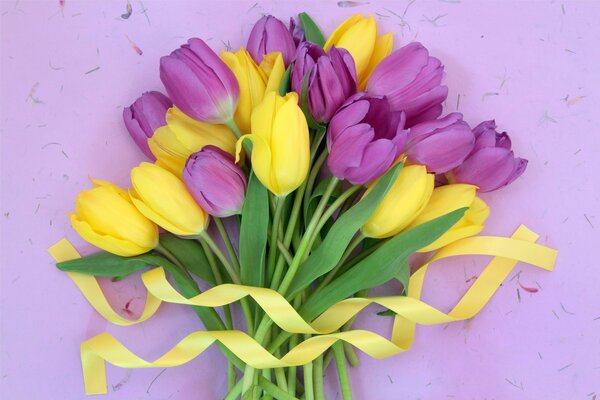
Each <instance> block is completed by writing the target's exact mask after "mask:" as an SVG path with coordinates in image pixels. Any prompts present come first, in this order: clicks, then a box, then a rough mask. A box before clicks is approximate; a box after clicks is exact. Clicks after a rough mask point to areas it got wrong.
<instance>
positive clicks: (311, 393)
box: [302, 362, 315, 400]
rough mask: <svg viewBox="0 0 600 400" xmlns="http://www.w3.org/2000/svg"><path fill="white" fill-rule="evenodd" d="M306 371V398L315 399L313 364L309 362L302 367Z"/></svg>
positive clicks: (308, 399)
mask: <svg viewBox="0 0 600 400" xmlns="http://www.w3.org/2000/svg"><path fill="white" fill-rule="evenodd" d="M302 368H303V371H304V398H305V399H306V400H314V399H315V389H314V386H313V363H312V362H309V363H308V364H304V366H303V367H302Z"/></svg>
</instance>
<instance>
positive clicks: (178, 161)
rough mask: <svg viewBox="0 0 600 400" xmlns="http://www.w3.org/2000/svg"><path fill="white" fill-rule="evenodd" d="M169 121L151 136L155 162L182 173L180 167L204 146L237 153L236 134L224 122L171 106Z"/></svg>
mask: <svg viewBox="0 0 600 400" xmlns="http://www.w3.org/2000/svg"><path fill="white" fill-rule="evenodd" d="M166 120H167V125H165V126H162V127H160V128H158V129H157V130H156V131H154V135H153V136H152V137H150V138H148V146H149V147H150V151H152V154H154V156H155V157H156V164H157V165H160V166H161V167H163V168H166V169H168V170H169V171H171V172H173V173H174V174H175V175H177V176H178V177H181V171H183V167H184V166H185V162H186V160H187V158H188V157H189V156H190V154H192V153H195V152H197V151H200V150H201V149H202V148H203V147H204V146H207V145H213V146H217V147H219V148H221V149H223V150H225V151H227V152H228V153H231V154H232V155H234V154H235V141H236V140H237V138H236V137H235V135H234V134H233V133H232V132H231V131H230V130H229V128H227V127H226V126H225V125H218V124H208V123H206V122H201V121H196V120H195V119H193V118H191V117H189V116H187V115H186V114H184V113H183V112H182V111H181V110H180V109H178V108H177V107H171V108H170V109H169V110H168V111H167V115H166Z"/></svg>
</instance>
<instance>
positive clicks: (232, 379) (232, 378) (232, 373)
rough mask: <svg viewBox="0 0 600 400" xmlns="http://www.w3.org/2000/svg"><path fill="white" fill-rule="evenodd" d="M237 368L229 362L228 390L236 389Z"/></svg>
mask: <svg viewBox="0 0 600 400" xmlns="http://www.w3.org/2000/svg"><path fill="white" fill-rule="evenodd" d="M235 378H236V376H235V367H234V366H233V364H232V363H230V362H229V361H227V390H233V388H234V387H235Z"/></svg>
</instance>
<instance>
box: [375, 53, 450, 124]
mask: <svg viewBox="0 0 600 400" xmlns="http://www.w3.org/2000/svg"><path fill="white" fill-rule="evenodd" d="M443 77H444V66H443V65H442V64H441V62H440V60H438V59H437V58H434V57H430V56H429V52H428V51H427V49H426V48H425V47H423V45H422V44H421V43H418V42H414V43H410V44H408V45H406V46H404V47H402V48H400V49H398V50H396V51H394V52H393V53H392V54H390V55H389V56H387V57H386V58H385V59H384V60H383V61H381V63H379V65H378V66H377V67H376V68H375V70H374V71H373V73H372V74H371V77H370V78H369V82H368V83H367V92H369V93H371V94H376V95H381V96H386V97H387V98H388V100H389V102H390V104H391V106H392V110H394V111H404V112H405V113H406V119H407V124H408V126H413V125H415V124H417V123H419V122H422V121H428V120H431V119H435V118H437V117H439V116H440V114H441V113H442V102H443V101H444V100H445V99H446V96H448V88H447V87H446V86H441V85H440V84H441V82H442V78H443Z"/></svg>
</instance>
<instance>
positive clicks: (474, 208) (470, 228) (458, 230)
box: [408, 184, 490, 252]
mask: <svg viewBox="0 0 600 400" xmlns="http://www.w3.org/2000/svg"><path fill="white" fill-rule="evenodd" d="M476 194H477V186H473V185H465V184H451V185H446V186H440V187H437V188H435V189H433V193H432V194H431V198H430V199H429V202H428V203H427V205H426V206H425V208H424V209H423V212H421V213H420V214H419V216H418V217H417V218H415V219H414V220H413V221H412V222H411V224H410V225H409V226H408V228H412V227H415V226H417V225H421V224H423V223H425V222H428V221H431V220H433V219H435V218H438V217H441V216H443V215H445V214H448V213H450V212H452V211H455V210H458V209H460V208H464V207H468V208H469V209H468V210H467V211H466V212H465V214H464V215H463V217H462V218H461V219H460V220H458V222H457V223H456V224H454V225H453V226H452V227H451V228H450V229H449V230H448V231H446V233H444V234H443V235H442V236H441V237H439V238H438V239H437V240H436V241H435V242H433V243H431V244H430V245H428V246H426V247H424V248H422V249H420V250H419V251H420V252H427V251H433V250H437V249H439V248H442V247H444V246H446V245H448V244H450V243H452V242H455V241H457V240H459V239H463V238H466V237H469V236H473V235H476V234H478V233H479V232H481V230H482V229H483V223H484V222H485V220H486V219H487V217H488V216H489V215H490V209H489V207H488V206H487V204H485V202H484V201H483V200H481V199H480V198H479V197H477V196H476Z"/></svg>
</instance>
